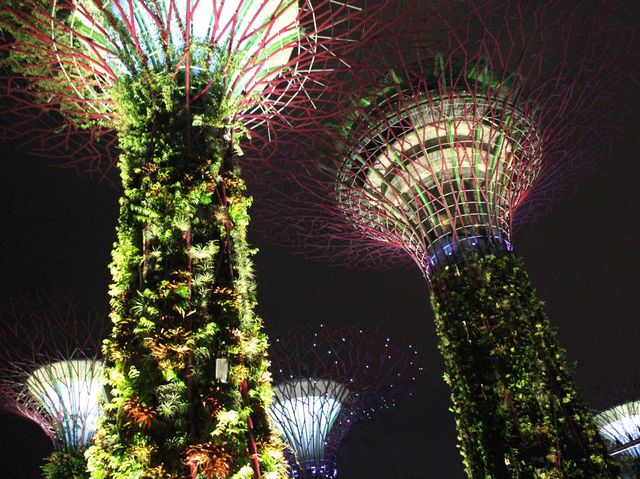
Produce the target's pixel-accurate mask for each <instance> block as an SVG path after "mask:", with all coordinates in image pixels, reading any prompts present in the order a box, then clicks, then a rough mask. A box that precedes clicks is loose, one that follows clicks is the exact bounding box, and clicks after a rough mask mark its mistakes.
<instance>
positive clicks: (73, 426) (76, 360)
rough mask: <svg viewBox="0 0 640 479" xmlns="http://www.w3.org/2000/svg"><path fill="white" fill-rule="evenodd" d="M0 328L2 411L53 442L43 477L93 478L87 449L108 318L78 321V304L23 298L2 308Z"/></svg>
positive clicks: (96, 316)
mask: <svg viewBox="0 0 640 479" xmlns="http://www.w3.org/2000/svg"><path fill="white" fill-rule="evenodd" d="M0 323H1V325H2V328H1V329H0V344H1V346H2V348H1V353H0V407H2V409H4V410H5V411H8V412H10V413H13V414H17V415H18V416H20V417H24V418H26V419H29V420H31V421H33V422H35V423H36V424H38V425H39V426H40V427H41V428H42V430H43V431H44V432H45V434H46V435H47V436H48V437H49V438H50V439H51V441H52V442H53V444H54V448H55V450H54V452H53V453H52V454H51V456H49V458H48V459H47V462H46V463H45V465H44V466H43V472H44V475H45V477H47V478H49V479H66V478H84V477H89V475H88V472H87V462H86V460H85V458H84V451H85V449H86V447H87V446H88V445H89V444H90V442H91V439H92V437H93V434H94V432H95V430H96V425H97V421H98V417H99V401H100V400H101V399H103V398H102V395H103V391H104V387H103V375H102V359H101V344H102V339H103V333H104V329H105V328H104V326H105V325H106V315H104V314H103V315H99V314H92V315H89V316H87V317H83V318H80V317H79V316H77V315H76V314H75V311H74V308H73V307H72V306H67V308H66V309H64V308H63V307H61V305H59V304H57V303H55V302H53V301H51V300H43V299H39V298H28V299H27V298H23V299H22V300H19V301H12V302H9V303H7V304H4V305H2V308H1V309H0ZM17 473H18V474H19V472H17Z"/></svg>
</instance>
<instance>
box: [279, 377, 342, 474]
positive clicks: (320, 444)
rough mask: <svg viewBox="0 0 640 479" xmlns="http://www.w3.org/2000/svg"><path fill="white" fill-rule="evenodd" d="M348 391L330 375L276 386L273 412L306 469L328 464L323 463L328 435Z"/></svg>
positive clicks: (320, 467)
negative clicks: (325, 377) (324, 377)
mask: <svg viewBox="0 0 640 479" xmlns="http://www.w3.org/2000/svg"><path fill="white" fill-rule="evenodd" d="M348 395H349V390H348V389H347V387H346V386H344V385H342V384H339V383H336V382H334V381H330V380H326V379H302V380H299V381H291V382H286V383H281V384H277V385H276V386H275V401H274V402H273V404H272V406H271V408H270V409H269V416H270V417H271V420H272V421H273V423H274V425H275V427H276V429H277V430H278V432H279V433H280V434H281V435H282V437H283V438H284V439H285V440H286V441H287V443H288V444H289V446H290V447H291V449H292V450H293V451H294V453H295V455H296V459H297V461H298V463H299V464H300V465H301V466H302V467H303V468H305V470H307V469H312V468H318V469H322V470H323V471H324V470H325V469H326V468H327V465H326V464H324V463H323V461H324V460H325V443H326V439H327V436H328V434H329V432H330V431H331V428H332V427H333V425H334V423H335V421H336V419H337V418H338V416H339V414H340V411H341V410H342V405H343V403H344V401H345V400H346V399H347V397H348Z"/></svg>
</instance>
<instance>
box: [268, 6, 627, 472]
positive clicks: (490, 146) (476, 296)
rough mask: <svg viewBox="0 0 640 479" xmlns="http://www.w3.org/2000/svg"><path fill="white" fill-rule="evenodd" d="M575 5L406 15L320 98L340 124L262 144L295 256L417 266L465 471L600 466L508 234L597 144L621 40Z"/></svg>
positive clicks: (594, 440) (601, 455) (434, 9)
mask: <svg viewBox="0 0 640 479" xmlns="http://www.w3.org/2000/svg"><path fill="white" fill-rule="evenodd" d="M583 7H584V5H580V2H569V1H567V2H545V3H542V4H539V3H536V4H532V3H530V2H520V1H516V0H514V1H500V2H491V1H489V2H481V1H468V2H440V3H438V2H436V4H431V3H430V4H429V5H428V6H426V9H425V10H423V12H424V15H421V14H420V9H419V8H416V9H415V10H414V11H412V14H411V18H409V17H408V18H407V19H406V21H405V22H404V23H403V25H402V26H400V27H399V28H397V29H395V30H394V31H393V34H392V35H389V36H381V37H380V38H379V39H378V41H376V42H374V43H372V44H371V45H370V46H369V48H368V49H365V50H364V51H361V52H359V57H358V60H359V63H358V64H357V67H355V68H353V69H352V72H353V75H354V76H353V80H352V81H351V85H352V88H351V89H347V90H345V89H341V90H339V91H335V92H334V98H335V105H336V106H335V108H336V109H337V110H339V111H341V112H342V117H343V118H342V120H341V121H338V122H336V121H334V122H333V123H331V124H330V125H328V126H327V125H325V127H324V129H323V128H322V127H321V128H319V131H318V132H317V133H316V134H315V135H314V136H313V137H311V136H309V137H307V138H301V137H300V136H298V135H294V136H292V139H291V144H290V145H289V146H288V147H287V149H281V150H280V151H277V150H276V151H274V152H273V158H274V164H276V165H277V164H280V165H281V169H282V173H281V174H282V175H286V174H287V173H288V174H289V175H290V181H289V182H287V181H282V182H281V183H280V185H279V186H280V187H281V188H280V189H279V190H278V188H275V189H274V190H275V192H274V196H273V197H272V199H273V203H271V204H269V209H270V210H271V211H273V212H274V215H273V216H272V217H271V218H270V223H269V226H272V227H273V229H272V230H269V233H268V235H270V236H273V237H276V238H279V239H280V241H281V242H282V243H286V244H289V245H293V246H294V248H296V251H298V252H299V253H301V254H303V255H305V256H307V257H321V258H328V259H329V260H330V261H334V262H339V263H346V264H351V265H353V264H362V263H364V264H369V265H374V266H375V265H389V264H394V263H396V262H397V261H398V260H399V259H400V258H402V257H405V258H411V259H412V260H413V261H414V263H415V264H417V265H418V267H419V268H420V269H421V271H422V272H423V273H424V275H425V278H426V279H427V280H428V282H429V285H430V288H431V299H432V304H433V308H434V311H435V315H436V327H437V332H438V335H439V337H440V350H441V352H442V353H443V355H444V358H445V364H446V370H447V373H446V380H447V382H448V383H449V385H450V386H451V389H452V400H453V409H452V410H453V412H454V416H455V419H456V422H457V427H458V431H459V432H458V437H459V440H460V446H461V452H462V454H463V458H464V462H465V468H466V470H467V473H468V474H469V476H470V477H473V478H485V477H496V478H498V477H500V478H502V477H513V478H515V477H518V478H530V477H565V478H569V477H571V478H583V477H603V478H604V477H613V475H614V474H615V472H614V469H612V468H611V466H610V464H609V461H608V458H607V455H606V450H605V448H604V447H603V444H602V443H601V441H600V439H599V438H598V434H597V429H596V428H595V426H594V424H593V421H592V418H591V415H590V413H589V411H588V409H587V407H586V406H585V404H584V402H583V401H582V399H581V398H580V395H579V393H578V392H577V391H576V387H575V384H574V382H573V379H572V378H571V371H570V369H569V368H568V367H567V365H566V363H565V359H564V353H563V351H562V350H561V348H560V347H559V346H558V344H557V340H556V338H555V335H554V333H553V330H552V328H551V326H550V324H549V322H548V320H547V318H546V316H545V314H544V312H543V309H542V302H541V301H539V300H538V299H537V298H536V295H535V291H534V289H533V287H532V285H531V284H530V281H529V279H528V278H527V275H526V273H525V272H524V268H523V265H522V262H521V260H519V259H518V258H517V257H516V256H515V255H514V254H513V244H512V237H511V235H512V226H513V223H514V221H515V218H516V215H519V218H520V219H523V218H524V217H526V216H527V215H529V216H530V215H531V214H532V212H533V211H534V210H535V209H536V208H539V207H541V206H542V207H544V206H546V202H547V200H548V199H549V198H550V197H553V196H554V195H555V194H556V192H557V191H559V190H561V189H562V187H563V186H564V184H565V183H566V182H567V178H568V177H569V176H576V175H578V174H579V173H581V171H583V170H584V169H586V168H587V165H589V161H590V160H591V159H593V155H594V153H595V152H596V151H597V149H596V147H597V146H598V142H599V141H601V140H602V134H601V131H602V124H603V123H601V122H598V121H596V118H603V116H602V115H601V116H600V117H598V116H597V115H598V114H602V112H603V111H604V108H603V106H604V103H605V100H608V99H609V97H608V95H609V94H610V92H611V91H612V90H611V89H612V88H614V86H615V81H613V82H611V80H612V79H614V77H615V74H614V73H612V72H613V69H611V64H610V62H611V60H612V58H613V56H612V55H613V52H614V48H619V47H620V46H621V45H623V43H617V42H616V41H615V40H614V38H615V36H611V37H610V36H608V33H609V32H608V28H609V26H608V25H607V23H606V18H604V17H602V16H601V15H600V14H601V12H600V11H597V12H596V11H590V12H588V11H585V10H584V9H583ZM567 12H571V13H567ZM605 32H607V33H605ZM314 146H315V148H314ZM287 158H290V161H287ZM278 162H280V163H278ZM289 183H291V184H296V187H292V186H290V185H289ZM265 204H266V203H265V202H264V201H263V202H262V203H261V205H262V206H263V207H264V206H265Z"/></svg>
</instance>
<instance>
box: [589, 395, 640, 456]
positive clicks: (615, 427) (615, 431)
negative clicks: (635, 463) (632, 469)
mask: <svg viewBox="0 0 640 479" xmlns="http://www.w3.org/2000/svg"><path fill="white" fill-rule="evenodd" d="M594 419H595V422H596V425H597V426H598V428H599V429H600V435H601V436H602V437H603V438H604V440H605V442H606V443H607V445H608V446H609V448H610V449H618V448H620V447H621V446H624V445H625V444H628V443H631V442H633V441H636V440H638V439H640V401H631V402H628V403H624V404H620V405H618V406H615V407H612V408H611V409H607V410H606V411H603V412H601V413H600V414H597V415H596V416H595V418H594ZM619 454H620V455H624V456H630V457H633V458H635V459H640V445H636V446H632V447H629V448H627V449H624V448H623V450H622V451H620V453H619Z"/></svg>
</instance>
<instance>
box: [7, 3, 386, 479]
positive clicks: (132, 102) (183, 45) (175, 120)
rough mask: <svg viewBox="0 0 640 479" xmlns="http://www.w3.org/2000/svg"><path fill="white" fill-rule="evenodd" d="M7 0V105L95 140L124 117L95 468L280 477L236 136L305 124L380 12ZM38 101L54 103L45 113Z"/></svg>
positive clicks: (96, 472) (96, 471)
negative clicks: (104, 397) (105, 398)
mask: <svg viewBox="0 0 640 479" xmlns="http://www.w3.org/2000/svg"><path fill="white" fill-rule="evenodd" d="M382 3H384V2H382ZM0 9H1V14H0V22H1V23H0V24H1V26H2V32H3V38H4V40H5V42H4V45H3V50H4V52H6V55H5V57H6V58H4V65H5V68H6V70H7V71H8V73H7V76H6V81H5V83H4V97H5V99H7V98H8V99H9V100H10V101H7V102H6V103H7V104H8V105H9V106H10V107H11V109H10V112H9V113H10V114H12V115H13V117H17V118H25V117H26V118H27V119H29V118H30V117H33V118H35V119H37V120H38V121H37V125H38V131H39V132H45V133H46V132H47V130H48V128H47V127H48V125H50V124H52V125H55V124H56V122H57V121H58V120H59V122H58V127H57V129H49V131H50V132H51V133H53V134H54V136H62V138H65V135H67V136H68V135H76V134H83V133H80V132H82V131H83V130H84V131H88V133H84V135H86V139H87V141H89V142H93V143H99V142H100V141H104V138H105V137H107V138H113V136H112V135H113V134H114V131H115V133H116V134H117V137H118V147H119V149H120V150H121V151H122V154H121V156H120V158H119V160H118V167H119V169H120V175H121V179H122V186H123V190H124V192H123V196H122V198H121V201H120V206H121V209H120V217H119V220H118V227H117V241H116V244H115V246H114V250H113V255H112V258H113V261H112V263H111V273H112V284H111V288H110V295H111V306H112V313H111V317H112V320H113V324H114V328H113V332H112V334H111V336H110V338H109V339H108V340H107V342H106V343H105V348H104V352H105V370H106V375H107V380H108V388H109V390H110V395H109V402H108V403H107V404H106V406H105V415H104V419H103V420H102V422H101V426H100V428H99V430H98V432H97V433H96V437H95V444H94V446H93V447H92V448H91V450H90V451H89V455H90V461H89V462H90V464H89V466H90V469H91V471H92V474H93V477H95V478H106V477H109V478H125V477H127V478H129V477H132V476H135V477H140V478H142V477H145V478H147V477H149V478H151V477H154V478H160V477H162V478H164V477H192V478H195V477H203V476H204V477H207V478H214V477H227V476H229V477H235V478H240V477H249V476H250V475H251V474H254V475H255V477H257V478H260V477H262V475H263V473H264V475H265V477H277V476H279V475H280V474H284V462H283V460H282V455H281V451H280V449H279V446H278V445H277V444H275V443H274V442H273V436H272V432H271V430H270V428H269V426H268V422H267V418H266V411H265V403H266V401H268V400H269V397H270V396H271V394H272V391H271V386H270V383H269V376H268V373H267V361H266V340H265V337H264V335H263V334H262V332H261V321H260V319H259V318H257V317H256V316H255V314H254V312H253V309H254V305H255V286H254V280H253V271H252V262H251V259H250V257H251V254H252V250H251V249H250V248H249V246H248V244H247V240H246V228H247V224H248V222H249V216H248V214H247V210H248V207H249V205H250V203H251V201H250V199H249V198H248V197H247V196H246V195H245V193H244V190H245V186H244V182H243V180H242V179H241V177H240V174H239V170H238V168H237V165H236V162H235V161H234V155H235V154H236V153H241V150H240V147H239V146H240V145H239V143H240V140H242V139H244V140H248V139H252V140H253V141H254V142H258V140H262V141H267V140H268V138H269V136H270V134H271V132H273V131H276V130H275V128H276V127H277V126H279V125H280V124H287V125H293V124H299V123H295V122H294V123H291V121H293V120H291V121H289V120H287V118H289V117H291V118H292V119H293V118H295V119H296V121H299V120H302V119H304V117H305V116H310V115H311V114H312V113H313V108H314V106H315V105H316V104H315V103H314V101H313V100H314V99H316V98H317V97H319V95H320V93H322V88H323V86H324V80H326V79H327V75H328V73H330V71H331V70H332V68H333V66H334V65H335V66H340V65H342V66H345V67H346V65H345V64H343V63H341V62H340V58H341V56H342V55H343V53H345V52H346V51H348V50H349V49H351V48H354V47H355V46H356V45H358V44H359V42H357V41H354V40H361V39H362V38H361V37H363V35H362V33H363V32H366V31H368V30H370V28H369V27H367V26H366V25H368V24H367V23H366V21H367V20H368V19H369V18H370V17H371V15H373V13H371V11H370V10H368V9H366V8H362V6H354V5H347V4H346V3H344V2H341V1H335V0H319V1H314V2H311V1H310V0H302V1H298V0H268V1H257V0H233V1H222V0H220V1H219V0H200V1H198V0H180V1H174V0H171V1H168V0H167V1H156V0H153V1H152V0H141V1H138V0H110V1H101V0H100V1H99V0H59V1H55V2H50V1H43V0H28V1H22V2H13V1H7V0H0ZM319 101H320V100H319ZM43 111H44V112H47V113H49V112H52V113H50V115H49V116H47V117H46V118H44V119H43V120H42V121H40V120H41V115H42V113H43ZM285 112H291V114H289V113H286V114H285ZM51 116H53V122H51V120H50V118H51ZM250 129H251V133H250V134H249V130H250ZM43 144H45V145H47V144H49V143H48V141H46V140H45V141H44V143H43ZM63 144H64V145H66V144H67V142H63ZM99 152H100V148H99V147H98V148H97V149H96V150H95V153H96V154H97V153H99ZM80 154H81V155H83V156H84V155H88V157H91V154H92V150H91V149H90V148H88V146H87V145H83V147H82V148H81V149H80ZM216 366H219V367H220V368H223V369H225V370H227V368H228V377H225V376H226V375H224V374H222V372H221V371H216Z"/></svg>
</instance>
